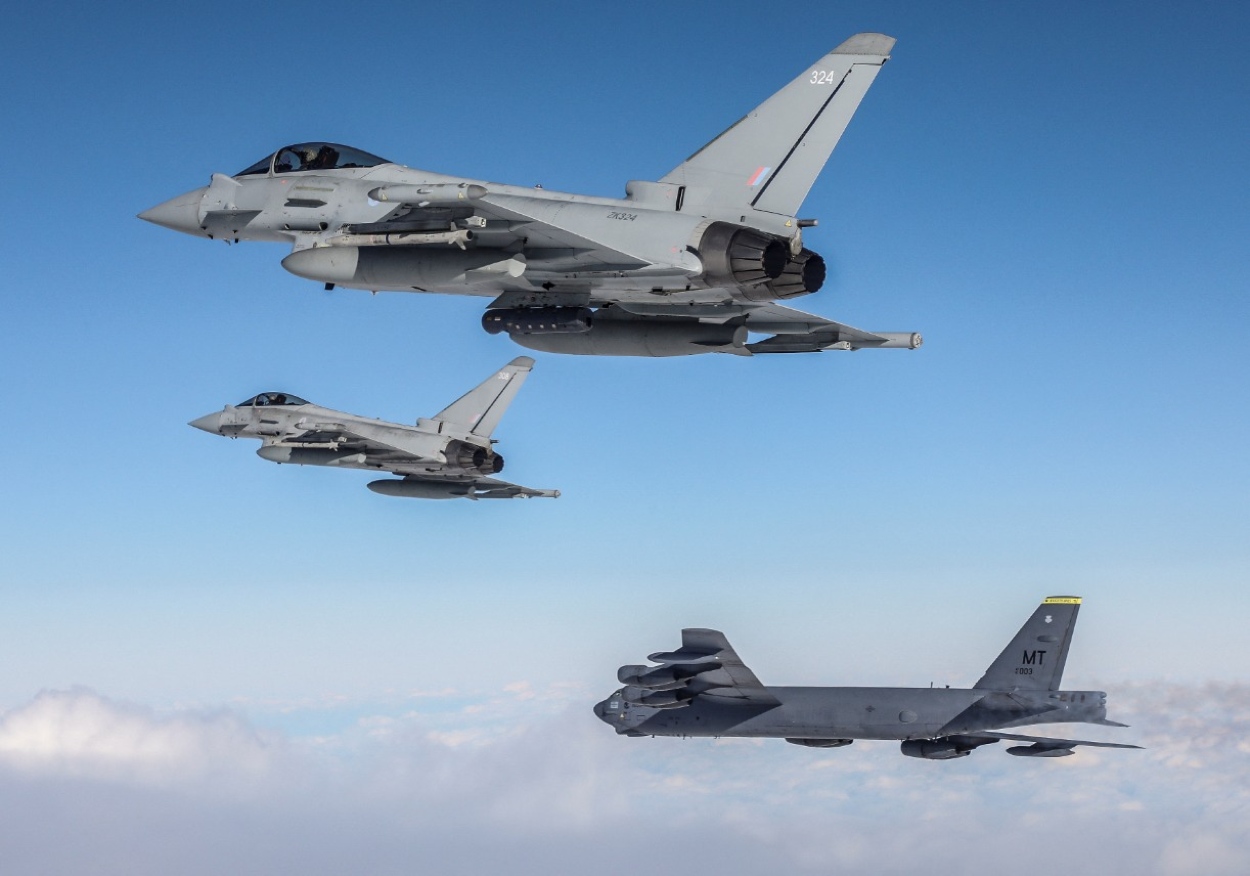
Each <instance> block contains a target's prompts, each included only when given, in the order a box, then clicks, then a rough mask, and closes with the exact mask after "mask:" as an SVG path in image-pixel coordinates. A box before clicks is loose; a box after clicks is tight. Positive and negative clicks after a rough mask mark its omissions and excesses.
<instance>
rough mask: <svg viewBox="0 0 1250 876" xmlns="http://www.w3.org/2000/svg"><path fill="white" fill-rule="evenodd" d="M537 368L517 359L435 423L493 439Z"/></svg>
mask: <svg viewBox="0 0 1250 876" xmlns="http://www.w3.org/2000/svg"><path fill="white" fill-rule="evenodd" d="M533 368H534V360H533V359H531V358H530V357H529V356H517V357H516V358H515V359H513V360H512V361H511V362H509V363H508V364H507V365H505V366H504V367H503V368H500V369H499V370H498V371H497V372H495V373H494V374H492V375H491V376H490V377H488V378H486V380H485V381H483V382H482V383H481V384H479V385H478V386H477V387H475V388H474V389H471V390H469V391H468V392H466V393H465V394H464V395H462V396H460V398H458V399H456V400H455V401H454V402H452V403H451V404H450V405H448V406H447V407H446V408H444V409H443V410H442V411H440V412H439V413H438V415H437V416H435V417H434V419H436V420H443V421H444V422H446V423H451V424H453V425H456V426H459V427H461V428H462V429H464V430H465V431H466V432H468V433H469V434H470V435H480V436H482V437H483V438H489V437H490V433H491V432H494V431H495V427H496V426H498V425H499V421H500V420H501V419H502V418H503V414H504V411H506V410H507V409H508V405H510V404H512V399H513V398H515V397H516V394H517V391H518V390H520V388H521V384H522V383H524V382H525V378H526V377H528V376H529V373H530V371H531V370H533Z"/></svg>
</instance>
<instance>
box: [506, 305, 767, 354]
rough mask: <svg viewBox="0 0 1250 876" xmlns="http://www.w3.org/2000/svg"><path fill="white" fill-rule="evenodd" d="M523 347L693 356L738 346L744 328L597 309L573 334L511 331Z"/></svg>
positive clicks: (743, 339) (742, 340)
mask: <svg viewBox="0 0 1250 876" xmlns="http://www.w3.org/2000/svg"><path fill="white" fill-rule="evenodd" d="M510 336H511V338H512V340H514V341H515V342H516V343H518V344H520V345H521V346H522V347H528V348H529V349H531V350H541V351H542V352H544V353H571V354H573V355H575V356H693V355H696V354H698V353H715V352H717V351H718V350H732V349H741V348H742V347H743V346H745V345H746V342H747V330H746V327H745V326H741V325H724V324H705V323H701V322H697V321H696V320H693V319H669V318H665V317H637V318H625V317H607V318H605V316H604V313H603V311H602V310H600V311H599V312H598V313H597V314H596V315H595V319H594V324H593V325H592V326H590V327H589V328H588V329H587V330H586V331H583V332H579V333H576V334H521V333H510Z"/></svg>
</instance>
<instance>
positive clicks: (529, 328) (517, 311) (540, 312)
mask: <svg viewBox="0 0 1250 876" xmlns="http://www.w3.org/2000/svg"><path fill="white" fill-rule="evenodd" d="M593 319H594V317H593V312H592V311H591V309H590V308H589V307H510V308H502V309H499V310H488V311H486V312H485V313H483V314H482V328H484V329H486V331H487V332H489V333H490V334H492V335H497V334H499V333H500V332H508V333H509V334H518V335H559V334H578V333H581V332H588V331H590V326H591V323H592V321H593Z"/></svg>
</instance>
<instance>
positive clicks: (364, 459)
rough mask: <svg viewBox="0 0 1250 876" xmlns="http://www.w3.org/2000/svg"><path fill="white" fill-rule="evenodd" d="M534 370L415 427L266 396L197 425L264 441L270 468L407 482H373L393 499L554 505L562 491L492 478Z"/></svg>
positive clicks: (521, 366) (527, 362)
mask: <svg viewBox="0 0 1250 876" xmlns="http://www.w3.org/2000/svg"><path fill="white" fill-rule="evenodd" d="M533 367H534V360H533V359H531V358H529V357H528V356H518V357H517V358H516V359H513V360H512V361H511V362H509V363H508V364H507V365H505V366H504V367H503V368H501V369H500V370H499V371H498V372H496V373H495V374H492V375H491V376H490V377H488V378H487V379H486V381H485V382H484V383H482V384H481V385H480V386H478V387H476V388H475V389H472V390H470V391H469V392H467V393H466V394H465V395H463V396H461V397H460V398H459V399H458V400H457V401H455V402H453V403H452V404H451V405H450V406H449V407H447V408H445V409H444V410H443V411H442V412H440V413H438V414H436V415H435V416H434V417H431V418H428V419H427V418H424V417H423V418H421V419H419V420H417V423H416V425H415V426H407V425H404V424H402V423H386V422H383V421H381V420H370V419H366V418H365V417H358V416H356V415H354V414H345V413H343V412H342V411H335V410H331V409H329V408H323V407H318V406H317V405H314V404H311V403H310V402H307V401H305V400H304V399H302V398H299V397H298V396H294V395H290V394H289V393H285V392H262V393H260V394H259V395H257V396H254V397H252V398H250V399H248V400H247V401H245V402H242V403H240V404H237V405H226V407H225V409H224V410H222V411H219V412H218V413H214V414H206V415H204V416H203V417H200V418H199V419H196V420H192V421H191V425H192V426H194V427H195V428H197V429H203V430H204V431H205V432H211V433H213V434H214V435H224V436H227V437H229V438H259V439H260V440H261V446H260V448H259V449H257V451H256V453H257V455H259V456H260V457H261V458H262V459H267V460H269V461H270V462H277V463H291V464H294V465H324V466H330V467H332V468H356V469H364V470H366V471H373V472H383V471H385V472H390V473H391V474H396V475H399V476H400V477H399V478H398V479H396V478H384V479H382V480H377V481H372V482H370V483H369V489H371V490H373V491H374V492H375V493H381V494H383V495H385V496H407V497H410V498H416V499H454V498H457V497H461V496H462V497H464V498H466V499H515V498H524V499H528V498H530V497H532V496H547V497H550V498H553V499H554V498H557V497H558V496H559V495H560V491H559V490H535V489H532V488H530V487H521V486H517V485H516V484H510V483H508V482H507V481H501V480H497V479H496V478H493V477H491V475H494V474H498V473H499V472H500V471H502V470H503V457H502V456H500V455H499V454H498V453H496V452H495V449H494V446H493V444H494V442H493V441H492V440H491V437H490V435H491V432H493V431H494V430H495V427H496V426H498V425H499V420H500V418H502V417H503V414H504V411H505V410H507V407H508V405H509V404H510V403H511V402H512V399H513V397H514V396H515V395H516V394H517V390H519V389H520V388H521V384H522V383H524V382H525V378H526V375H528V374H529V372H530V370H531V369H532V368H533Z"/></svg>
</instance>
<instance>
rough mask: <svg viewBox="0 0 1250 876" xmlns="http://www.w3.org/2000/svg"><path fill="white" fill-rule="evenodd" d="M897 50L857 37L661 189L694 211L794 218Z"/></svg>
mask: <svg viewBox="0 0 1250 876" xmlns="http://www.w3.org/2000/svg"><path fill="white" fill-rule="evenodd" d="M894 43H895V40H894V37H888V36H885V35H884V34H879V33H861V34H856V35H855V36H853V37H851V38H850V39H848V40H847V41H846V42H844V43H842V45H840V46H838V47H837V48H836V49H834V50H833V51H832V52H830V53H829V54H827V55H825V56H824V57H823V58H821V59H820V60H819V61H817V62H816V63H815V64H813V65H811V66H810V67H808V68H807V70H806V71H804V72H803V73H802V74H801V75H800V76H799V77H798V78H797V79H795V80H794V81H793V82H791V83H790V84H789V85H787V86H786V87H785V88H783V89H781V90H780V91H778V92H777V93H776V94H774V95H773V96H772V97H770V98H769V99H768V100H766V101H764V102H763V103H762V104H760V105H759V106H758V107H756V108H755V109H754V110H752V111H751V112H750V113H748V114H747V115H746V116H744V117H743V118H742V119H740V120H739V121H738V122H736V123H735V124H734V125H733V126H732V127H730V128H729V130H727V131H725V132H724V133H723V134H721V135H720V136H719V137H717V138H716V139H715V140H713V141H712V142H711V143H708V144H707V145H706V146H704V147H703V148H702V149H700V150H699V151H698V152H696V153H695V154H694V155H692V156H690V158H688V159H686V161H685V162H683V163H682V164H679V165H678V166H677V167H675V168H673V169H672V170H671V171H669V172H668V173H667V174H665V176H664V178H663V179H662V180H661V182H666V183H673V184H676V185H680V186H686V189H687V190H686V193H685V196H684V201H685V202H686V203H689V204H708V205H724V206H733V207H746V206H750V207H752V208H754V209H756V210H763V211H765V212H769V213H780V214H782V215H785V216H793V215H795V214H796V213H798V210H799V207H800V206H801V205H802V203H803V199H804V198H806V197H807V193H808V191H809V190H810V189H811V187H812V184H813V183H814V182H815V181H816V177H817V176H819V175H820V171H821V169H822V168H824V166H825V162H826V161H828V160H829V156H830V155H831V154H832V153H833V147H834V146H836V145H837V144H838V140H839V139H840V138H841V137H842V132H843V131H845V130H846V126H847V124H848V123H849V122H850V121H851V116H853V115H854V114H855V110H856V109H857V108H858V107H859V102H860V101H861V100H863V98H864V95H865V94H866V93H867V92H868V86H870V85H872V81H873V80H874V79H876V78H877V73H878V72H879V71H880V70H881V65H882V64H884V63H885V62H886V60H887V59H888V58H889V56H890V50H891V49H892V48H893V47H894Z"/></svg>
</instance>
